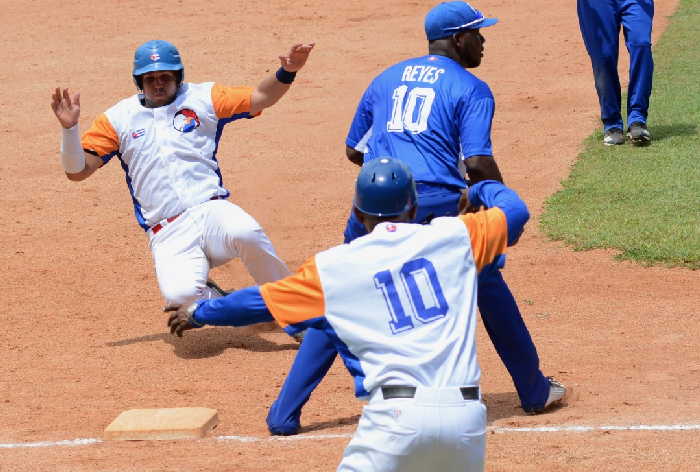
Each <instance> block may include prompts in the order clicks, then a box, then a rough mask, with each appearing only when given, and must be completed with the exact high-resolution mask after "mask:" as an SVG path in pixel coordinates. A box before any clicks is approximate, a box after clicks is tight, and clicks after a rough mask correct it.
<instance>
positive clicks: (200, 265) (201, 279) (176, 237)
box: [150, 212, 209, 306]
mask: <svg viewBox="0 0 700 472" xmlns="http://www.w3.org/2000/svg"><path fill="white" fill-rule="evenodd" d="M200 238H201V233H200V232H199V229H198V228H197V225H196V224H195V223H194V220H193V215H191V214H190V213H189V212H186V213H184V214H183V215H181V216H180V217H179V218H178V219H177V220H175V221H174V222H172V223H170V224H169V225H167V226H165V227H164V228H162V229H161V230H160V231H159V232H158V233H157V234H155V235H152V236H151V239H150V247H151V252H152V254H153V263H154V265H155V270H156V277H157V279H158V286H159V287H160V291H161V293H162V294H163V298H164V299H165V304H166V306H168V305H182V304H185V303H189V302H191V301H193V300H195V299H198V298H208V295H207V293H206V290H207V289H206V281H207V274H208V273H209V261H208V259H207V257H206V254H204V251H202V248H201V247H200V245H199V240H200Z"/></svg>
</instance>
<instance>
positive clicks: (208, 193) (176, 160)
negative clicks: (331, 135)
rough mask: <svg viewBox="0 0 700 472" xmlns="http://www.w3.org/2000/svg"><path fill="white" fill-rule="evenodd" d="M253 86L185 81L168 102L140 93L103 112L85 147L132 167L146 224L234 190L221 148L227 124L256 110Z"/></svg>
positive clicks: (129, 178) (129, 175) (129, 173)
mask: <svg viewBox="0 0 700 472" xmlns="http://www.w3.org/2000/svg"><path fill="white" fill-rule="evenodd" d="M252 90H253V89H252V88H250V87H224V86H221V85H218V84H214V83H212V82H207V83H201V84H192V83H183V84H182V85H181V86H180V89H179V90H178V94H177V96H176V97H175V100H174V101H173V102H172V103H170V104H169V105H165V106H162V107H158V108H146V107H145V106H143V105H142V104H141V101H140V100H139V95H133V96H131V97H129V98H126V99H124V100H122V101H120V102H119V103H117V104H116V105H114V106H113V107H111V108H110V109H108V110H107V111H106V112H105V113H103V114H102V115H100V116H99V117H97V119H95V121H94V122H93V123H92V125H91V127H90V128H89V129H88V130H87V131H86V132H85V134H84V135H83V138H82V146H83V148H84V149H85V150H86V151H87V152H90V153H92V154H95V155H97V156H99V157H101V158H102V161H103V163H107V162H108V161H109V160H110V159H111V158H112V157H114V156H117V157H118V158H119V160H120V161H121V164H122V168H123V169H124V172H125V173H126V182H127V185H128V187H129V192H131V197H132V199H133V202H134V211H135V213H136V218H137V220H138V222H139V224H140V225H141V227H143V228H144V229H145V230H147V229H148V228H150V227H151V226H153V225H155V224H156V223H158V222H159V221H161V220H164V219H165V218H168V217H172V216H175V215H179V214H181V213H182V212H183V211H185V210H186V209H188V208H191V207H193V206H195V205H198V204H200V203H202V202H205V201H207V200H209V199H210V198H212V197H215V196H218V197H227V196H228V195H229V192H228V190H227V189H226V188H225V187H224V186H223V182H222V179H221V172H220V171H219V165H218V163H217V160H216V151H217V148H218V143H219V138H220V137H221V133H222V129H223V126H224V125H226V124H227V123H230V122H231V121H234V120H237V119H241V118H252V115H250V113H249V110H250V97H251V93H252Z"/></svg>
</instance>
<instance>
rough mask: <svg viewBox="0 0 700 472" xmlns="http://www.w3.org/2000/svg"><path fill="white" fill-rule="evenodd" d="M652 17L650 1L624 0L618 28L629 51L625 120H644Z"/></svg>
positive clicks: (650, 66)
mask: <svg viewBox="0 0 700 472" xmlns="http://www.w3.org/2000/svg"><path fill="white" fill-rule="evenodd" d="M653 18H654V2H653V0H625V1H624V5H623V10H622V28H623V31H624V34H625V44H626V46H627V51H628V52H629V54H630V76H629V87H628V89H627V123H628V125H629V124H632V123H635V122H639V123H646V121H647V113H648V110H649V97H650V96H651V88H652V76H653V74H654V60H653V58H652V53H651V28H652V21H653Z"/></svg>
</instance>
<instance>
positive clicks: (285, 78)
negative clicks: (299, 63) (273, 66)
mask: <svg viewBox="0 0 700 472" xmlns="http://www.w3.org/2000/svg"><path fill="white" fill-rule="evenodd" d="M296 76H297V73H296V72H288V71H286V70H284V67H280V68H279V69H277V72H275V77H276V78H277V80H279V81H280V82H282V83H283V84H291V83H292V82H294V77H296Z"/></svg>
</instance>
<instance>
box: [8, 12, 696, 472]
mask: <svg viewBox="0 0 700 472" xmlns="http://www.w3.org/2000/svg"><path fill="white" fill-rule="evenodd" d="M655 3H656V17H655V34H654V37H655V38H658V36H659V34H660V33H661V32H662V31H663V29H664V28H665V25H666V23H667V17H668V16H669V15H670V14H672V12H673V11H674V9H675V8H676V5H677V2H676V1H675V0H657V1H656V2H655ZM61 5H63V4H61ZM475 5H476V6H477V7H479V8H480V9H481V10H483V11H484V12H485V13H487V14H488V15H490V16H495V17H498V18H499V19H500V20H501V21H500V23H499V24H498V25H496V26H494V27H492V28H488V29H487V30H484V35H485V37H486V45H485V48H486V49H485V57H484V61H483V65H482V66H481V67H480V68H479V69H477V70H476V71H475V72H476V74H477V75H478V76H479V77H481V78H482V79H484V80H485V81H486V82H487V83H488V84H489V85H490V86H491V88H492V90H493V93H494V95H495V97H496V103H497V110H496V116H495V120H494V125H493V143H494V151H495V157H496V159H497V160H498V163H499V165H500V167H501V170H502V171H503V175H504V177H505V179H506V182H507V183H508V184H509V185H511V186H512V187H514V188H515V189H516V190H518V191H519V192H520V193H521V194H522V195H523V196H524V197H525V199H526V201H527V202H528V204H529V205H530V208H531V211H532V214H533V220H532V221H531V223H530V224H529V227H528V229H527V230H526V233H525V235H524V237H523V238H522V239H521V242H520V245H519V246H518V247H516V248H514V249H513V250H512V251H511V252H510V255H509V258H508V267H507V269H506V271H505V277H506V279H507V280H508V282H509V284H510V286H511V288H512V290H513V292H514V294H515V296H516V299H517V300H518V302H519V305H520V308H521V310H522V312H523V316H524V318H525V320H526V322H527V324H528V326H529V328H530V331H531V333H532V336H533V338H534V340H535V343H536V344H537V347H538V350H539V354H540V358H541V361H542V366H543V370H544V372H545V373H546V374H547V375H554V376H556V377H557V378H559V379H560V380H562V381H563V382H564V383H566V384H567V385H569V386H571V387H573V388H574V390H575V392H576V393H575V395H574V396H573V398H572V399H571V401H570V402H569V405H568V406H567V407H566V408H562V409H560V410H557V411H554V412H552V413H550V414H546V415H542V416H525V415H524V413H523V412H522V410H520V409H518V408H517V406H516V405H517V397H516V394H515V392H514V388H513V385H512V383H511V381H510V379H509V377H508V375H507V373H506V371H505V369H504V367H503V366H502V364H501V363H500V361H499V359H498V357H497V355H496V353H495V351H494V349H493V347H492V346H491V344H490V342H489V340H488V337H487V336H486V335H485V332H484V330H483V329H482V328H480V331H479V355H480V360H481V363H482V368H483V373H484V375H483V384H482V386H483V389H484V391H485V392H486V393H485V399H486V401H487V403H488V407H489V423H490V425H492V426H496V427H506V426H508V427H536V426H566V425H583V426H598V425H609V424H613V425H622V426H627V425H638V424H699V423H700V401H699V400H698V398H700V349H698V342H697V339H698V336H699V335H700V327H699V325H698V322H697V314H698V309H697V307H698V301H699V300H698V295H697V290H698V276H697V273H696V272H691V271H688V270H684V269H665V268H642V267H639V266H636V265H634V264H632V263H621V262H617V261H615V260H614V259H613V254H612V253H610V252H608V251H591V252H572V251H571V250H569V249H567V248H566V247H564V246H563V245H561V244H559V243H555V242H551V241H549V240H547V239H546V238H545V237H544V236H543V235H542V234H540V233H539V231H538V227H537V218H538V217H539V214H540V211H541V207H542V204H543V202H544V200H545V199H546V197H547V196H548V195H550V194H552V193H553V192H555V191H556V190H557V189H558V188H559V186H560V181H561V179H563V178H564V177H565V176H566V175H567V172H568V170H569V167H570V165H571V164H572V163H573V162H574V160H575V158H576V155H577V153H578V151H579V149H580V143H581V141H582V139H583V138H584V137H585V136H587V135H588V134H590V133H591V132H592V131H593V130H594V129H595V128H596V126H598V106H597V98H596V96H595V91H594V88H593V79H592V74H591V71H590V63H589V60H588V57H587V56H586V52H585V49H584V47H583V44H582V41H581V37H580V33H579V30H578V22H577V18H576V5H575V1H573V0H559V1H556V2H552V1H545V0H531V1H529V2H518V1H512V0H481V1H478V2H475ZM431 6H432V4H431V3H429V2H428V3H426V2H416V1H408V2H407V1H399V0H387V1H384V2H374V1H369V0H357V1H352V2H339V1H330V2H324V1H320V0H308V1H304V2H283V1H280V0H271V1H268V2H251V1H243V2H236V3H235V5H234V4H232V3H231V2H224V1H219V0H216V1H212V2H206V3H202V2H199V3H196V2H195V3H192V2H184V1H182V0H180V1H177V2H170V3H168V4H163V5H162V6H160V5H156V6H153V5H151V4H144V3H143V2H135V1H121V2H116V1H111V2H110V1H105V2H87V1H84V0H76V1H74V2H71V3H70V6H69V7H67V6H58V3H55V2H49V1H34V2H8V1H5V2H3V5H2V10H3V14H2V17H3V24H4V25H5V26H3V29H2V32H0V43H1V45H2V46H3V47H2V48H0V62H1V63H2V64H3V67H2V69H0V79H2V83H3V85H4V87H3V90H2V92H0V105H2V109H3V113H2V115H1V116H0V133H2V134H1V135H0V136H2V139H0V154H1V155H2V156H3V159H2V162H1V163H0V166H1V169H2V170H1V172H0V182H1V184H2V194H1V195H2V196H1V197H0V199H1V203H2V212H0V226H1V227H2V228H3V233H2V247H3V248H4V249H3V251H2V253H0V254H1V255H0V264H2V266H3V274H4V275H3V280H4V281H5V282H4V291H3V293H4V294H3V297H2V301H3V303H2V306H3V308H4V316H3V319H4V328H3V330H2V331H1V332H0V353H1V354H2V358H3V364H4V366H3V369H2V372H3V374H2V378H1V379H0V417H1V418H2V420H1V421H0V444H5V445H7V444H17V443H26V442H36V441H60V440H64V439H74V438H96V437H100V435H101V432H102V431H103V430H104V428H105V427H106V425H107V424H109V422H110V421H111V420H112V419H113V418H114V417H115V416H116V415H117V414H118V413H119V412H120V411H123V410H126V409H130V408H159V407H185V406H206V407H209V408H214V409H216V410H218V412H219V417H220V421H221V424H220V426H219V427H218V428H217V430H216V431H215V434H216V435H240V436H258V437H261V438H265V437H266V436H267V432H266V428H265V425H264V419H265V415H266V413H267V408H268V406H269V404H270V403H271V402H272V400H273V399H274V397H275V395H276V392H277V391H278V389H279V387H280V385H281V383H282V381H283V379H284V377H285V374H286V372H287V369H288V367H289V365H290V363H291V361H292V359H293V357H294V354H295V352H296V343H295V342H293V341H292V340H291V339H289V338H287V337H286V336H285V335H283V334H280V333H261V334H256V333H254V331H252V330H236V329H224V328H205V329H202V330H198V331H195V332H188V333H187V334H186V335H185V337H184V339H182V340H179V339H176V338H173V337H172V336H170V335H169V334H168V333H167V331H166V329H165V316H164V315H163V313H162V312H161V308H162V306H161V304H162V300H161V298H160V294H159V292H158V289H157V285H156V282H155V277H154V271H153V267H152V263H151V259H150V254H149V251H148V248H147V239H146V237H145V235H144V233H143V231H142V230H141V229H140V228H139V227H138V225H137V224H136V222H135V219H134V217H133V208H132V204H131V199H130V197H129V193H128V191H127V188H126V185H125V183H124V175H123V171H122V169H121V168H120V166H119V165H118V164H117V163H116V162H112V163H110V164H109V165H107V166H106V167H105V168H104V169H102V170H100V171H99V172H98V174H97V175H95V176H93V177H92V178H91V179H89V180H88V181H86V182H83V183H81V184H75V183H71V182H69V181H68V180H67V179H65V177H64V176H63V172H62V169H61V167H60V163H59V159H58V154H57V150H58V143H59V128H58V124H57V122H56V120H55V118H54V117H53V115H52V112H51V110H50V107H49V103H50V96H51V92H52V90H53V88H54V87H57V86H62V87H63V86H67V87H70V88H71V90H74V91H79V92H81V100H82V119H81V127H82V129H86V127H87V126H88V125H89V123H90V121H91V120H92V119H93V118H94V117H95V116H96V115H97V114H99V113H101V112H102V111H104V110H105V109H106V108H108V107H109V106H110V105H112V104H113V103H115V102H116V101H117V100H118V99H120V98H122V97H125V96H128V95H130V94H132V93H133V92H134V87H133V83H132V80H131V60H132V54H133V50H134V48H135V47H136V46H137V45H139V44H140V43H142V42H144V41H146V40H149V39H166V40H169V41H172V42H173V43H175V44H176V45H177V46H178V47H179V49H180V51H181V53H182V55H183V60H184V62H185V67H186V79H187V80H189V81H193V82H202V81H211V80H213V81H217V82H221V83H224V84H229V85H255V84H257V83H258V82H259V81H260V80H261V79H262V78H263V77H264V76H265V75H267V74H270V73H272V72H273V71H274V70H275V69H276V68H277V66H278V60H277V56H278V55H279V54H282V53H284V52H285V51H286V50H287V49H288V47H289V46H290V45H291V44H292V43H294V42H296V41H315V42H316V43H317V45H316V49H315V50H314V51H313V53H312V56H311V58H310V60H309V63H308V65H307V67H306V68H305V69H304V70H303V71H302V72H301V73H300V74H299V76H298V78H297V80H296V82H295V83H294V85H293V88H292V90H291V91H290V93H289V94H288V95H287V96H286V97H284V99H283V100H282V101H281V102H280V103H279V104H277V105H276V106H275V107H273V108H271V109H269V110H267V111H266V112H265V113H264V114H263V116H261V117H259V118H256V119H255V120H250V121H248V120H244V121H245V122H240V121H239V122H236V123H234V124H231V125H229V126H228V127H227V129H226V132H225V133H224V137H223V139H222V141H221V143H220V150H219V154H218V157H219V160H220V163H221V167H222V169H223V177H224V182H225V183H226V184H227V186H228V187H229V188H230V190H231V191H232V200H233V201H234V202H235V203H237V204H239V205H240V206H242V207H243V208H244V209H246V210H247V211H248V212H250V213H251V214H252V215H253V216H255V217H256V219H258V221H259V222H260V223H261V224H262V225H263V227H264V228H265V229H266V231H267V233H268V235H269V236H270V238H271V239H272V241H273V243H274V244H275V246H276V247H277V249H278V251H279V252H280V254H281V255H282V256H283V257H284V258H285V260H286V261H287V262H288V263H289V265H290V267H292V268H295V267H296V266H297V265H299V264H300V263H301V262H302V261H303V260H305V259H306V258H307V257H309V256H311V255H313V254H314V253H315V252H317V251H319V250H322V249H324V248H327V247H329V246H331V245H335V244H338V243H339V242H341V240H342V230H343V228H344V225H345V218H346V216H347V214H348V210H349V207H350V202H351V196H352V192H353V179H354V176H355V175H356V167H355V166H354V165H352V164H350V163H349V162H348V161H347V160H346V159H345V157H344V138H345V133H346V131H347V128H348V125H349V122H350V120H351V118H352V114H353V112H354V107H355V105H356V103H357V100H358V99H359V97H360V95H361V93H362V91H363V90H364V88H365V87H366V85H367V84H368V83H369V81H370V80H371V79H372V78H373V77H374V76H375V75H376V74H377V73H378V72H380V71H381V70H382V69H383V68H385V67H387V66H388V65H390V64H392V63H394V62H397V61H399V60H401V59H404V58H408V57H411V56H417V55H422V54H424V53H425V51H426V44H425V40H424V36H423V32H422V21H423V16H424V14H425V13H426V11H427V10H428V9H429V8H430V7H431ZM621 57H622V61H621V70H622V71H623V74H626V72H625V71H626V63H625V59H626V53H624V52H623V54H621ZM652 100H653V99H652ZM652 107H653V101H652ZM652 131H653V123H652ZM213 275H214V278H215V279H216V280H217V281H218V282H219V283H220V284H221V285H222V286H224V287H227V288H228V287H243V286H246V285H248V284H250V283H251V279H250V278H249V277H248V275H247V274H246V272H245V270H244V269H243V267H242V265H241V264H240V263H238V262H234V263H232V264H229V265H228V266H226V267H224V268H221V269H217V270H215V271H214V273H213ZM360 408H361V403H359V402H358V401H356V400H355V399H354V397H353V394H352V382H351V379H350V377H349V376H348V375H347V373H346V372H345V370H344V368H343V367H342V365H341V364H340V362H337V363H336V365H334V367H333V368H332V370H331V372H330V373H329V375H328V376H327V377H326V379H325V380H324V381H323V382H322V384H321V385H320V387H319V388H318V389H317V391H316V392H315V394H314V395H313V397H312V399H311V401H310V402H309V404H308V405H307V407H306V409H305V410H304V416H303V418H302V421H303V425H304V429H303V433H310V434H335V433H351V432H352V431H353V430H354V427H355V423H356V421H357V418H358V415H359V412H360ZM346 443H347V438H336V439H322V440H305V441H293V442H282V441H266V440H265V441H259V442H254V443H245V442H236V441H216V440H212V439H208V440H202V441H165V442H157V443H156V442H136V443H102V444H95V445H87V446H79V447H46V448H26V447H22V448H19V447H18V448H3V449H0V470H2V471H3V472H10V471H12V472H14V471H38V470H41V471H48V470H51V471H54V472H64V471H65V472H67V471H71V472H83V471H104V472H107V471H121V472H125V471H134V472H136V471H138V472H144V471H166V470H167V471H182V472H193V471H230V472H233V471H236V472H242V471H269V470H280V471H285V472H286V471H290V472H295V471H304V472H307V471H326V470H335V466H336V464H337V463H338V461H339V459H340V457H341V455H342V451H343V448H344V446H345V444H346ZM699 450H700V433H699V432H698V431H690V432H658V431H656V432H655V431H647V432H643V431H628V432H602V431H600V432H590V433H505V434H493V435H490V436H489V438H488V444H487V463H488V466H487V470H490V471H572V470H575V471H579V470H580V471H583V470H598V471H613V470H614V471H618V470H645V471H651V470H653V471H657V470H667V471H689V470H700V465H699V464H698V452H697V451H699Z"/></svg>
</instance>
